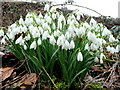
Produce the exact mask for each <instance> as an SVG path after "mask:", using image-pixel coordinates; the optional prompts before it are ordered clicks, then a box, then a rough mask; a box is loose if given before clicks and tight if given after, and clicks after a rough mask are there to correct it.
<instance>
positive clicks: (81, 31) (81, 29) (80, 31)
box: [75, 27, 85, 37]
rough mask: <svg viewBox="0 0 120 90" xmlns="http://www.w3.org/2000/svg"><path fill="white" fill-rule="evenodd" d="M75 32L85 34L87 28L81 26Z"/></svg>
mask: <svg viewBox="0 0 120 90" xmlns="http://www.w3.org/2000/svg"><path fill="white" fill-rule="evenodd" d="M75 32H76V34H77V36H78V37H79V36H80V35H84V34H85V28H83V27H80V28H79V29H78V28H76V29H75Z"/></svg>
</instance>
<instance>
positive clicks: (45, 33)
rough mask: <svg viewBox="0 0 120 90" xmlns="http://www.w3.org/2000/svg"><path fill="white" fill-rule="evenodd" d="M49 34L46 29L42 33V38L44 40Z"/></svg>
mask: <svg viewBox="0 0 120 90" xmlns="http://www.w3.org/2000/svg"><path fill="white" fill-rule="evenodd" d="M49 36H50V35H49V33H48V31H45V32H44V33H43V34H42V40H46V39H47V38H48V37H49Z"/></svg>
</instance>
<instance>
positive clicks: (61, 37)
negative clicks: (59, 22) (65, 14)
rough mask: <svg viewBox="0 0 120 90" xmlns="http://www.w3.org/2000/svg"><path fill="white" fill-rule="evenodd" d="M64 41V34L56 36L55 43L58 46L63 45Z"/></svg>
mask: <svg viewBox="0 0 120 90" xmlns="http://www.w3.org/2000/svg"><path fill="white" fill-rule="evenodd" d="M64 41H65V36H64V35H63V34H62V35H61V36H59V37H58V40H57V45H58V46H61V45H63V44H64Z"/></svg>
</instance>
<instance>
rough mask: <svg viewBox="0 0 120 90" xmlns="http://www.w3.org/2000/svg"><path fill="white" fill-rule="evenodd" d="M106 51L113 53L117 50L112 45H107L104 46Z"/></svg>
mask: <svg viewBox="0 0 120 90" xmlns="http://www.w3.org/2000/svg"><path fill="white" fill-rule="evenodd" d="M106 49H107V51H108V52H110V53H112V54H113V53H115V52H118V51H117V49H115V48H114V47H110V46H107V47H106Z"/></svg>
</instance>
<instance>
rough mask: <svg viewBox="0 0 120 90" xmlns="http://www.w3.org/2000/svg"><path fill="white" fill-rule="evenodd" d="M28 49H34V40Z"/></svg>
mask: <svg viewBox="0 0 120 90" xmlns="http://www.w3.org/2000/svg"><path fill="white" fill-rule="evenodd" d="M30 49H34V50H35V49H36V41H33V42H32V44H31V45H30Z"/></svg>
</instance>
